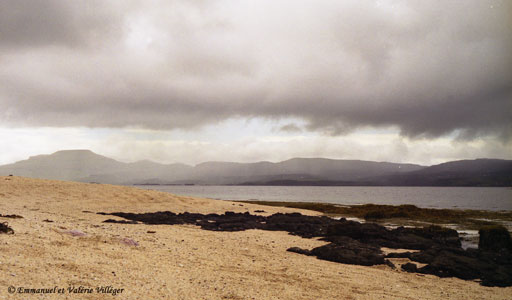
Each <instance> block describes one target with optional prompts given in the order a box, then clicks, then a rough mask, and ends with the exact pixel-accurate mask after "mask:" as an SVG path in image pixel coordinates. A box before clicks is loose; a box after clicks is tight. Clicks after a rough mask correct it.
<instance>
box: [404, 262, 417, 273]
mask: <svg viewBox="0 0 512 300" xmlns="http://www.w3.org/2000/svg"><path fill="white" fill-rule="evenodd" d="M402 270H404V271H406V272H409V273H417V272H418V266H417V265H416V264H413V263H406V264H403V265H402Z"/></svg>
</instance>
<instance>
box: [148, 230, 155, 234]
mask: <svg viewBox="0 0 512 300" xmlns="http://www.w3.org/2000/svg"><path fill="white" fill-rule="evenodd" d="M146 233H156V231H154V230H148V231H146Z"/></svg>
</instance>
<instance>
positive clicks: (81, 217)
mask: <svg viewBox="0 0 512 300" xmlns="http://www.w3.org/2000/svg"><path fill="white" fill-rule="evenodd" d="M255 209H263V210H265V211H266V212H268V213H275V212H278V211H281V212H290V211H299V210H292V209H285V208H278V207H266V206H265V207H263V206H257V205H249V204H244V205H243V206H239V204H238V203H232V202H226V201H219V200H209V199H197V198H190V197H179V196H174V195H171V194H167V193H161V192H156V191H146V190H140V189H136V188H131V187H121V186H111V185H99V184H82V183H71V182H60V181H50V180H36V179H27V178H21V177H0V214H4V215H5V214H18V215H21V216H23V217H24V218H23V219H7V218H0V222H4V221H7V222H8V223H9V225H10V226H11V227H12V228H13V229H14V231H15V234H14V235H6V234H0V259H1V261H0V299H113V298H118V299H511V298H512V288H489V287H482V286H480V285H479V284H478V283H476V282H468V281H463V280H459V279H454V278H445V279H440V278H437V277H434V276H430V275H427V276H423V275H419V274H409V273H405V272H402V271H398V270H392V269H391V268H389V267H387V266H375V267H363V266H353V265H345V264H339V263H333V262H328V261H322V260H319V259H317V258H314V257H308V256H304V255H300V254H296V253H290V252H287V251H286V249H287V248H289V247H292V246H298V247H302V248H309V249H310V248H313V247H316V246H319V245H322V244H323V243H324V242H321V241H317V240H314V239H303V238H300V237H296V236H292V235H289V234H288V233H286V232H270V231H261V230H248V231H242V232H212V231H206V230H201V229H200V228H198V227H196V226H190V225H189V226H181V225H175V226H164V225H157V226H148V225H129V224H109V223H102V221H104V220H105V219H107V218H109V216H101V215H97V214H94V213H96V212H99V211H105V212H115V211H123V212H153V211H162V210H170V211H173V212H184V211H188V212H199V213H211V212H216V213H223V212H225V211H237V212H245V211H249V212H251V213H254V210H255ZM84 210H88V211H92V212H94V213H84V212H82V211H84ZM301 212H302V213H309V214H315V213H314V212H307V211H301ZM113 218H116V217H113ZM45 219H50V220H53V221H54V222H53V223H47V222H43V220H45ZM67 230H80V231H82V232H85V233H86V234H87V235H86V236H84V237H74V236H71V235H70V234H67V233H65V232H66V231H67ZM148 230H154V231H156V233H154V234H150V233H147V231H148ZM125 237H127V238H131V239H133V240H135V241H137V242H138V243H139V244H140V245H139V246H128V245H125V244H123V243H122V242H121V239H122V238H125ZM395 262H397V261H395ZM70 285H75V286H79V285H82V286H84V287H87V288H95V287H97V286H104V285H112V286H114V287H116V288H124V291H123V292H122V293H121V294H119V295H117V296H111V295H108V294H107V295H105V294H98V293H96V291H95V292H94V293H93V294H80V295H77V294H69V293H67V291H66V293H65V294H61V295H58V294H47V295H20V294H12V295H11V294H9V293H8V292H7V288H8V286H15V287H20V286H23V287H27V288H53V287H54V286H58V287H59V288H67V287H68V286H70Z"/></svg>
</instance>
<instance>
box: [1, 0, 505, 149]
mask: <svg viewBox="0 0 512 300" xmlns="http://www.w3.org/2000/svg"><path fill="white" fill-rule="evenodd" d="M77 3H78V4H77ZM80 3H81V4H80ZM84 3H85V4H84ZM104 3H109V4H108V5H107V4H104ZM112 3H114V4H112ZM511 12H512V4H511V2H510V1H480V0H478V1H476V0H475V1H463V2H461V1H375V2H362V1H345V2H341V1H315V3H314V4H313V2H308V1H258V2H257V3H256V4H254V3H253V2H244V1H238V2H228V1H225V2H224V1H171V2H168V1H160V2H159V1H149V2H146V1H145V2H136V1H130V2H122V3H121V2H119V3H117V2H103V1H99V2H91V1H87V2H77V1H48V2H46V1H44V2H43V1H3V2H2V3H1V4H0V82H1V84H0V105H1V106H2V107H3V108H4V109H3V111H0V121H1V122H2V123H7V124H15V125H18V126H19V125H31V126H88V127H124V126H140V127H146V128H156V129H171V128H195V127H198V126H202V125H205V124H210V123H216V122H220V121H222V120H225V119H229V118H233V117H248V118H251V117H264V118H272V119H275V118H290V117H291V118H296V119H302V120H304V121H305V122H306V127H307V128H308V129H310V130H320V131H325V132H328V133H331V134H340V133H346V132H350V131H351V130H354V129H356V128H360V127H367V126H371V127H382V126H397V127H398V128H399V129H400V131H401V133H402V134H403V135H406V136H410V137H427V138H429V137H436V136H441V135H444V134H449V133H451V132H454V131H457V132H459V134H460V136H461V137H474V136H477V135H500V136H502V137H504V138H505V139H509V138H510V134H511V132H512V34H511V33H512V23H511V21H510V20H512V15H511ZM290 126H292V125H290ZM291 128H292V127H289V128H283V129H284V130H286V129H291Z"/></svg>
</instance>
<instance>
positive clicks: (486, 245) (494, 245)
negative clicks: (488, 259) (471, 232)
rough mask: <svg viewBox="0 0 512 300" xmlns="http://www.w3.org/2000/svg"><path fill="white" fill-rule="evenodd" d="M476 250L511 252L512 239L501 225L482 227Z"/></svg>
mask: <svg viewBox="0 0 512 300" xmlns="http://www.w3.org/2000/svg"><path fill="white" fill-rule="evenodd" d="M478 234H479V235H480V239H479V241H478V249H481V250H491V251H500V250H501V249H509V250H512V239H511V238H510V233H509V232H508V230H507V229H506V228H505V227H503V226H501V225H494V226H484V227H482V228H481V229H480V230H479V231H478Z"/></svg>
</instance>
